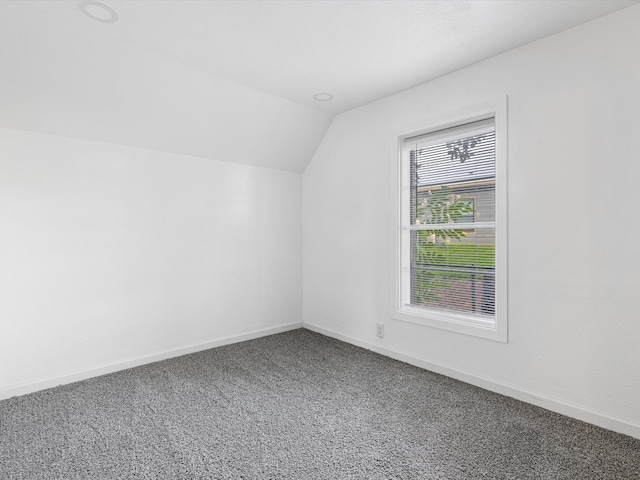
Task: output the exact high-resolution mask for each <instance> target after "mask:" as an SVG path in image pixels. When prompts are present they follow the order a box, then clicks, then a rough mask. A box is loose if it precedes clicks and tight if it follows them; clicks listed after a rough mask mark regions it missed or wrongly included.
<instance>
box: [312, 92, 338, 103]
mask: <svg viewBox="0 0 640 480" xmlns="http://www.w3.org/2000/svg"><path fill="white" fill-rule="evenodd" d="M313 99H314V100H315V101H316V102H328V101H329V100H333V95H331V94H330V93H328V92H321V93H316V94H315V95H314V96H313Z"/></svg>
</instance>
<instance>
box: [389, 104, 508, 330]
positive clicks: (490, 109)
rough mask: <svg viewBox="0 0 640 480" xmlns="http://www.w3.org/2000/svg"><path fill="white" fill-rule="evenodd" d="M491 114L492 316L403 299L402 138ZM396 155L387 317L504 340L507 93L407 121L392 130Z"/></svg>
mask: <svg viewBox="0 0 640 480" xmlns="http://www.w3.org/2000/svg"><path fill="white" fill-rule="evenodd" d="M487 118H494V121H495V132H496V178H495V184H496V185H495V209H496V211H495V224H496V225H495V242H496V245H495V276H496V283H495V289H496V291H495V315H494V321H482V320H481V319H479V318H478V317H477V316H473V315H465V314H464V313H455V312H446V311H442V310H436V309H429V308H424V307H416V306H410V305H403V301H402V299H403V291H402V288H403V284H402V278H403V276H402V269H403V263H402V262H403V259H402V251H401V249H402V240H401V235H402V197H401V196H402V188H401V185H402V180H403V179H402V161H403V160H402V150H403V147H404V141H405V139H407V138H410V137H415V136H418V135H424V134H428V133H433V132H437V131H440V130H444V129H446V128H451V127H455V126H458V125H462V124H465V123H470V122H474V121H477V120H483V119H487ZM395 137H396V138H395V142H396V143H395V145H394V147H395V151H396V152H397V160H396V161H395V162H393V174H392V175H391V177H392V179H393V192H394V193H393V205H394V206H395V208H394V215H393V217H394V219H393V242H392V245H393V266H394V267H393V268H394V278H395V282H394V289H393V298H392V305H393V311H392V314H391V317H392V318H393V319H396V320H401V321H406V322H411V323H416V324H420V325H425V326H428V327H435V328H439V329H444V330H448V331H451V332H457V333H462V334H466V335H473V336H477V337H482V338H487V339H490V340H496V341H500V342H505V343H506V342H507V339H508V336H507V313H508V312H507V307H508V302H507V285H508V283H507V97H506V96H503V97H499V98H496V99H492V100H487V101H485V102H482V103H478V104H475V105H472V106H469V107H465V108H462V109H459V110H456V111H452V112H448V113H445V114H441V115H438V116H435V117H432V118H430V119H427V120H425V121H422V122H420V123H419V124H417V125H416V124H414V125H410V126H407V128H404V129H402V130H401V131H400V132H399V133H398V134H397V135H396V136H395Z"/></svg>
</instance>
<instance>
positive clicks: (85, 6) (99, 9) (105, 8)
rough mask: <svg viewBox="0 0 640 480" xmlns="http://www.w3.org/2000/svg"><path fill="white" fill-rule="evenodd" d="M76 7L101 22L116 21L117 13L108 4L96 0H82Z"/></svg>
mask: <svg viewBox="0 0 640 480" xmlns="http://www.w3.org/2000/svg"><path fill="white" fill-rule="evenodd" d="M78 8H79V9H80V11H81V12H82V13H84V14H85V15H86V16H87V17H89V18H93V19H94V20H97V21H98V22H102V23H115V22H117V21H118V13H117V12H116V11H115V10H114V9H113V8H111V7H110V6H109V5H105V4H104V3H101V2H97V1H96V0H84V1H83V2H80V3H79V4H78Z"/></svg>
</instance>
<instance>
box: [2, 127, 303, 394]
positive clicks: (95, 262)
mask: <svg viewBox="0 0 640 480" xmlns="http://www.w3.org/2000/svg"><path fill="white" fill-rule="evenodd" d="M300 199H301V176H300V175H299V174H294V173H287V172H282V171H277V170H270V169H264V168H258V167H251V166H246V165H237V164H232V163H225V162H218V161H214V160H209V159H203V158H197V157H189V156H185V155H177V154H169V153H161V152H154V151H150V150H143V149H137V148H131V147H124V146H117V145H110V144H105V143H97V142H90V141H82V140H76V139H70V138H66V137H59V136H52V135H46V134H39V133H30V132H25V131H19V130H10V129H0V226H1V227H0V228H1V235H0V398H2V397H3V396H4V397H6V396H10V395H12V394H20V393H24V392H26V391H31V390H36V389H38V388H42V387H46V386H51V385H52V384H55V383H56V382H57V383H62V382H65V381H71V380H76V379H78V378H83V377H86V376H91V375H93V374H97V373H104V372H105V371H111V370H116V369H118V368H121V367H123V366H131V365H133V364H136V363H143V362H144V361H148V360H153V359H157V358H162V357H163V356H168V355H171V354H172V353H171V352H174V353H182V352H184V351H190V350H194V349H198V348H203V347H204V346H207V345H212V344H217V343H216V342H218V343H220V342H221V341H222V342H223V341H225V339H229V338H236V339H237V338H247V336H251V335H259V334H261V332H262V333H265V332H264V331H265V330H266V331H267V332H272V331H278V330H279V329H278V327H280V326H283V325H285V326H286V325H297V326H299V325H300V322H301V320H302V318H301V317H302V290H301V278H302V244H301V232H302V216H301V215H302V211H301V202H300ZM284 328H286V327H284ZM202 344H205V345H202Z"/></svg>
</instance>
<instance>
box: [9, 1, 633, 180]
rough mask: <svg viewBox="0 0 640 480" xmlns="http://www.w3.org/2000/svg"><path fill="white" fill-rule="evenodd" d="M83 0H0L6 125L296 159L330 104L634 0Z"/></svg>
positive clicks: (312, 144)
mask: <svg viewBox="0 0 640 480" xmlns="http://www.w3.org/2000/svg"><path fill="white" fill-rule="evenodd" d="M80 3H81V2H80V1H76V0H64V1H54V0H47V1H28V0H4V1H0V74H1V75H0V126H5V127H9V128H21V129H26V130H36V131H42V132H48V133H54V134H59V135H67V136H72V137H79V138H86V139H91V140H99V141H106V142H113V143H121V144H125V145H132V146H138V147H144V148H150V149H156V150H163V151H169V152H176V153H185V154H191V155H198V156H203V157H208V158H213V159H217V160H224V161H235V162H239V163H246V164H251V165H258V166H265V167H271V168H279V169H284V170H289V171H294V172H300V171H302V170H304V168H305V166H306V165H307V163H308V162H309V160H310V159H311V156H312V155H313V152H314V151H315V149H316V147H317V145H318V144H319V142H320V141H321V139H322V136H323V135H324V133H325V131H326V129H327V128H328V125H329V124H330V122H331V119H332V117H333V115H335V114H337V113H340V112H343V111H346V110H349V109H351V108H354V107H357V106H359V105H362V104H365V103H368V102H370V101H373V100H375V99H378V98H381V97H384V96H386V95H389V94H392V93H395V92H398V91H401V90H404V89H406V88H409V87H411V86H414V85H418V84H420V83H423V82H425V81H428V80H430V79H433V78H435V77H438V76H441V75H443V74H446V73H448V72H451V71H453V70H456V69H458V68H461V67H464V66H466V65H469V64H472V63H475V62H478V61H480V60H483V59H485V58H488V57H491V56H493V55H496V54H499V53H501V52H504V51H506V50H509V49H512V48H515V47H518V46H520V45H524V44H526V43H529V42H531V41H534V40H537V39H539V38H542V37H545V36H548V35H551V34H554V33H556V32H559V31H562V30H565V29H568V28H571V27H574V26H576V25H579V24H581V23H585V22H587V21H590V20H592V19H595V18H597V17H600V16H603V15H606V14H608V13H612V12H614V11H616V10H619V9H622V8H625V7H627V6H630V5H633V4H636V3H638V0H633V1H617V0H603V1H600V0H598V1H591V0H571V1H567V0H555V1H546V0H510V1H509V0H498V1H485V0H473V1H451V0H444V1H442V0H431V1H406V0H404V1H391V0H388V1H346V0H340V1H320V0H316V1H290V0H289V1H255V0H254V1H237V0H234V1H221V0H216V1H206V0H197V1H190V0H177V1H172V0H103V3H105V4H107V5H109V6H111V7H113V8H114V9H115V10H116V11H117V13H118V16H119V20H118V21H117V22H116V23H112V24H108V23H101V22H98V21H95V20H92V19H90V18H88V17H86V16H84V15H83V14H82V13H81V12H80V10H79V8H78V5H79V4H80ZM319 92H330V93H331V94H333V96H334V98H333V100H331V101H329V102H317V101H315V100H313V98H312V97H313V95H314V94H316V93H319Z"/></svg>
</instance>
